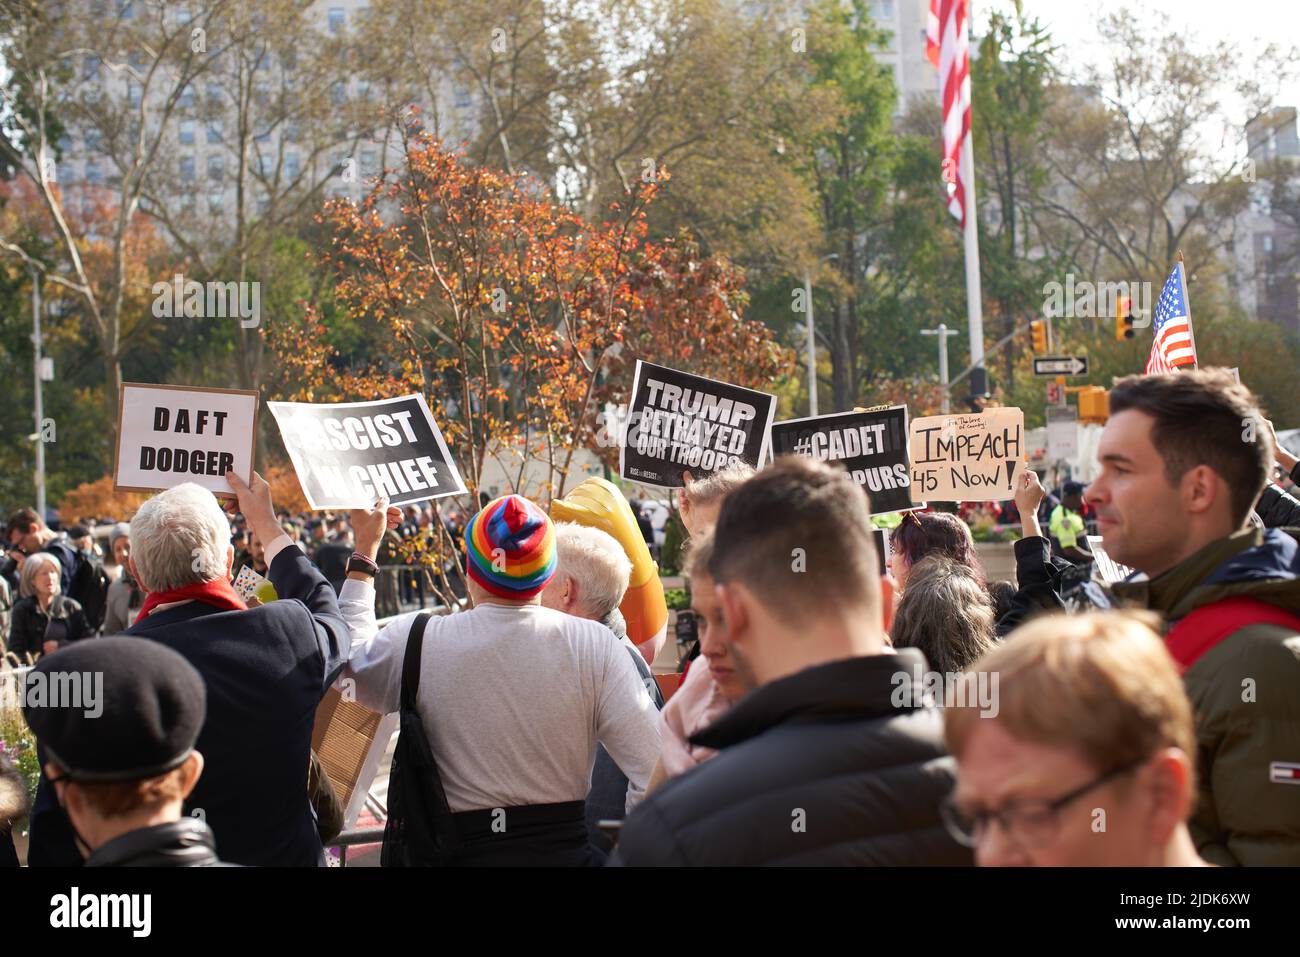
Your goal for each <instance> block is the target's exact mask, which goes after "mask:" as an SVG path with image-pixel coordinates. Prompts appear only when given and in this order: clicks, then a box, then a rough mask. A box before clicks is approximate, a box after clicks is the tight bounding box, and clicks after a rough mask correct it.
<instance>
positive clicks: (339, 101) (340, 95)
mask: <svg viewBox="0 0 1300 957" xmlns="http://www.w3.org/2000/svg"><path fill="white" fill-rule="evenodd" d="M347 98H348V84H347V82H346V81H345V80H339V81H337V82H336V83H335V84H334V85H333V86H332V87H330V102H332V103H333V104H334V105H335V106H342V105H343V104H344V102H346V101H347Z"/></svg>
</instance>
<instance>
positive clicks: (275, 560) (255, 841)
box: [31, 472, 384, 866]
mask: <svg viewBox="0 0 1300 957" xmlns="http://www.w3.org/2000/svg"><path fill="white" fill-rule="evenodd" d="M226 479H227V480H228V481H229V482H230V485H231V487H232V488H233V489H235V492H236V494H237V495H238V498H239V510H240V512H242V513H243V515H244V518H245V519H246V520H247V521H248V524H249V527H250V528H251V529H252V530H253V534H255V535H257V536H258V537H259V538H260V539H261V540H262V541H263V542H264V543H265V544H266V558H267V562H268V565H269V569H268V571H269V577H270V579H271V582H272V584H273V585H274V586H275V589H276V592H277V593H278V594H279V596H280V600H278V601H273V602H267V603H266V604H264V605H260V606H258V607H256V608H247V606H246V605H245V604H244V602H243V600H242V599H241V598H240V597H239V595H238V594H237V593H236V592H235V590H234V588H233V587H232V585H231V583H230V578H229V575H230V568H231V565H232V563H233V561H234V549H233V548H232V547H231V545H230V522H229V520H228V519H227V517H226V514H225V513H224V512H223V511H222V509H221V506H220V505H219V504H218V503H217V500H216V498H215V497H214V496H213V494H212V493H211V492H210V491H208V490H206V489H204V488H202V487H201V486H199V485H196V484H193V483H187V484H184V485H178V486H176V487H174V488H171V489H168V490H167V491H165V492H160V493H159V494H158V495H155V496H154V497H153V498H151V499H150V500H149V501H147V502H145V504H144V505H142V506H141V507H140V510H139V511H138V512H137V513H136V515H135V518H134V519H133V520H132V522H131V530H130V541H131V552H130V556H129V558H128V568H129V570H130V573H131V575H132V576H133V577H134V578H135V580H136V581H137V582H139V584H140V586H141V587H142V588H143V589H144V590H145V592H146V593H147V594H146V597H145V600H144V605H143V607H142V608H141V610H140V613H139V616H138V617H137V618H136V620H135V622H134V623H133V624H132V625H131V627H130V628H128V629H127V631H126V634H129V635H135V636H137V637H140V638H149V639H151V640H153V641H157V642H159V643H160V644H164V645H167V646H168V647H169V648H172V649H173V650H175V651H177V652H179V653H180V654H181V655H182V656H183V657H184V658H186V659H187V660H188V661H189V662H190V664H192V665H193V666H194V667H195V669H196V670H197V671H198V672H199V674H200V675H202V676H203V681H204V684H205V685H206V687H207V696H208V708H207V717H206V719H205V721H204V724H203V729H202V731H201V732H200V734H199V739H198V742H197V747H198V749H199V750H200V751H201V752H202V753H203V755H204V757H205V759H206V763H207V770H206V771H205V773H204V774H203V777H202V779H201V780H200V781H199V783H198V785H197V786H196V787H195V788H194V790H193V792H192V793H191V794H190V796H189V798H188V799H187V800H186V803H185V813H186V814H193V815H196V816H200V817H202V818H203V819H205V820H206V821H207V823H208V824H209V825H210V826H211V828H212V830H213V831H214V833H215V834H216V840H217V849H218V853H219V855H220V857H221V859H222V860H225V861H229V862H231V863H236V864H244V865H250V866H268V865H278V866H286V865H289V866H316V865H321V864H323V863H324V851H323V848H322V846H321V841H320V837H319V835H318V834H317V830H316V822H315V819H314V816H313V813H312V810H311V805H310V803H309V802H308V797H307V769H308V760H309V753H310V750H311V733H312V725H313V722H314V720H315V716H316V707H317V705H318V704H319V703H320V700H321V698H322V697H323V696H324V694H325V691H326V689H328V688H329V686H330V684H331V683H333V681H334V679H335V678H336V677H337V675H338V673H339V671H340V670H342V668H343V665H344V664H345V663H346V661H347V659H348V654H349V649H350V646H351V634H350V633H349V631H348V626H347V623H346V622H345V621H344V620H343V618H342V616H341V615H340V614H339V608H338V603H337V600H336V598H335V596H334V589H332V588H331V587H330V585H329V582H327V581H326V580H325V578H324V576H322V575H321V574H320V572H319V571H318V570H317V569H316V568H315V567H314V566H313V565H312V564H311V562H310V561H308V559H307V557H306V556H305V555H303V553H302V552H301V551H299V550H298V549H297V548H294V547H293V543H292V541H291V540H290V539H289V536H288V535H286V534H284V531H283V530H282V529H281V528H280V525H279V522H278V521H277V520H276V515H275V506H274V505H273V504H272V502H271V491H270V488H269V487H268V486H267V484H266V481H265V480H264V479H263V478H262V477H261V476H260V475H258V474H257V473H256V472H254V473H253V481H252V484H251V486H249V485H245V484H244V482H243V481H241V480H240V478H239V476H237V475H235V474H234V473H233V472H228V473H226ZM353 520H354V521H366V520H372V521H373V520H377V521H378V522H380V523H382V522H384V515H383V512H382V511H373V512H364V511H358V512H354V513H353ZM49 792H50V788H49V786H48V784H47V783H46V782H44V781H43V782H42V785H41V793H40V794H38V796H37V807H36V809H35V811H33V814H32V842H31V847H32V850H33V853H34V854H35V855H36V856H37V858H40V859H42V860H44V861H47V862H51V863H75V862H76V859H77V858H79V855H78V854H77V853H76V849H75V847H73V846H71V841H70V834H68V835H66V836H67V838H68V839H69V843H68V845H67V846H66V847H63V848H62V851H63V853H62V854H60V853H58V851H57V850H56V849H53V848H50V847H49V846H48V844H49V841H52V840H57V834H58V832H59V831H60V830H61V828H60V826H59V825H60V819H62V820H61V824H62V829H63V830H66V828H67V822H66V818H63V812H62V810H61V809H60V808H59V807H58V806H57V804H55V803H54V801H53V798H52V795H50V794H49ZM43 798H45V799H46V800H45V801H44V802H43V800H42V799H43ZM47 835H49V837H47ZM68 852H71V855H72V857H71V858H70V859H69V856H68Z"/></svg>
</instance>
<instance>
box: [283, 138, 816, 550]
mask: <svg viewBox="0 0 1300 957" xmlns="http://www.w3.org/2000/svg"><path fill="white" fill-rule="evenodd" d="M403 146H404V151H403V152H404V168H403V169H401V170H399V171H397V172H396V173H391V174H389V175H387V176H385V177H382V178H381V179H379V180H378V181H377V182H376V184H375V186H374V188H373V189H372V190H371V191H370V193H369V194H368V195H367V197H366V198H365V199H364V200H363V201H362V202H361V203H360V204H353V203H351V202H349V201H347V200H339V201H335V202H333V203H331V204H329V205H328V206H327V208H326V211H325V213H324V214H323V217H322V220H323V222H325V223H326V224H327V225H328V226H329V227H330V228H331V229H332V231H333V235H334V238H333V243H332V245H331V246H330V247H329V248H328V249H327V250H326V251H325V252H324V254H323V258H324V260H325V262H326V263H327V264H328V265H329V266H330V267H332V268H333V270H334V271H335V273H336V275H337V283H336V287H335V294H334V295H335V305H336V306H338V307H341V308H343V309H345V310H346V311H347V312H349V313H350V314H351V315H352V316H353V317H363V319H362V326H363V329H364V342H363V344H362V345H361V346H360V347H356V346H355V345H354V346H353V348H352V349H351V350H350V351H348V352H345V351H344V350H342V349H340V348H339V347H338V346H336V345H334V344H332V342H331V340H330V330H329V329H328V328H327V326H326V324H325V323H324V321H323V318H322V316H321V314H320V312H319V311H318V310H317V309H316V308H315V307H314V306H312V305H308V306H307V308H306V310H305V315H304V317H303V318H302V320H301V321H300V322H296V323H295V322H288V321H281V322H277V323H274V324H271V325H270V326H268V328H267V329H266V330H265V331H264V334H265V335H266V337H267V339H268V343H269V346H270V348H271V349H272V350H273V352H274V353H275V354H276V356H277V359H278V372H279V376H280V379H279V383H278V391H279V392H280V393H281V395H282V397H284V398H287V399H294V400H299V401H316V402H321V401H356V400H364V399H377V398H384V397H390V396H395V395H400V394H404V393H410V392H419V393H421V394H423V395H424V396H425V397H426V399H427V400H428V402H429V406H430V408H431V409H432V410H433V413H434V417H435V419H436V420H437V421H438V423H439V426H440V427H441V428H442V430H443V432H444V434H445V435H446V437H447V440H448V443H449V444H450V445H451V447H452V449H453V454H454V455H455V456H456V460H457V463H458V465H459V466H460V468H461V471H462V474H463V475H464V477H465V482H466V485H467V486H468V487H469V489H470V491H471V493H472V494H474V495H477V492H478V485H479V480H480V476H481V475H482V472H483V468H484V463H485V461H486V460H487V459H488V458H489V457H490V456H499V457H500V456H503V455H511V456H513V458H512V459H511V460H510V461H511V462H512V463H513V462H514V461H519V462H521V463H522V464H521V465H520V466H519V468H518V472H517V480H516V481H515V483H514V484H515V490H516V491H518V492H520V493H521V494H526V495H530V496H532V497H534V498H536V499H538V500H539V501H541V502H542V503H543V504H544V505H545V504H549V501H550V499H551V498H552V497H557V496H560V495H563V493H564V490H565V487H566V482H567V479H568V476H569V473H570V471H571V469H572V468H573V467H574V456H575V454H576V453H577V451H578V450H580V449H584V448H586V449H593V450H597V451H599V452H602V453H604V454H605V455H606V456H609V455H610V454H616V449H609V448H604V449H601V448H600V439H601V438H602V437H603V435H604V433H603V432H602V430H601V429H600V423H599V416H600V413H601V410H602V409H603V408H604V407H605V404H606V403H610V402H613V403H619V402H624V401H626V397H627V392H628V390H629V389H630V387H631V375H632V368H633V366H634V364H635V360H636V359H638V358H644V359H647V360H653V361H655V362H662V363H666V364H668V365H672V366H675V367H677V368H681V369H685V370H688V371H697V372H701V373H707V374H709V375H711V376H713V377H716V378H722V379H727V380H728V381H732V382H735V383H738V384H740V385H745V386H749V387H753V388H761V387H765V386H767V385H770V383H771V382H772V381H773V380H774V379H775V378H776V377H778V376H779V375H781V374H782V373H785V372H787V371H788V370H789V369H790V368H791V366H792V356H791V355H790V353H789V351H788V350H786V349H784V348H783V347H781V346H780V345H778V343H777V342H776V339H775V337H774V336H773V334H772V333H771V331H770V330H768V329H767V327H765V326H764V325H762V324H761V323H757V322H751V321H746V320H745V319H744V318H743V315H742V313H743V311H744V308H745V305H746V302H747V299H746V296H745V293H744V292H743V290H742V285H743V274H742V271H741V270H740V269H739V268H738V267H737V266H735V265H733V264H732V263H730V262H728V261H727V260H725V259H722V258H720V257H703V256H701V254H700V250H699V248H698V246H697V245H696V244H695V243H693V242H692V241H690V239H689V238H687V237H685V236H680V237H677V238H675V239H673V240H672V241H668V242H659V243H656V242H650V241H648V240H647V238H646V221H645V217H646V208H647V206H648V205H649V204H650V203H652V202H653V201H654V199H655V197H656V195H658V194H659V193H660V192H661V191H662V190H663V189H665V188H666V186H667V183H668V175H667V173H666V172H665V171H663V170H660V171H658V174H657V175H656V176H653V177H649V181H648V182H642V183H639V184H637V188H636V190H635V191H632V192H629V193H628V194H627V195H625V196H624V197H623V199H622V201H621V202H619V203H617V204H613V205H611V206H610V208H609V209H608V217H607V219H606V220H605V221H603V222H601V223H599V224H594V223H589V222H586V221H584V220H583V219H581V218H580V217H578V216H577V215H575V214H574V213H573V212H571V211H570V210H568V209H566V208H565V207H564V206H563V205H562V204H560V203H559V202H557V201H556V200H555V198H554V197H553V196H552V195H551V193H550V192H549V191H548V190H547V189H545V188H544V187H543V186H542V185H541V184H539V183H537V182H536V181H535V180H531V179H529V178H527V177H522V176H511V175H509V174H507V173H504V172H501V171H498V170H494V169H490V168H484V167H478V166H472V165H469V164H468V163H466V162H465V161H464V159H463V157H462V156H461V155H459V154H457V153H456V152H453V151H452V150H449V149H447V148H445V147H444V146H443V145H442V144H440V143H439V142H437V141H436V140H434V139H433V138H431V137H430V136H428V135H427V134H425V133H424V132H423V131H422V130H421V129H419V124H418V121H415V120H413V122H412V125H411V126H410V127H408V129H407V130H406V134H405V136H404V141H403ZM273 388H276V386H273ZM606 460H607V461H608V458H607V459H606ZM530 461H531V462H536V463H538V464H540V465H541V466H543V467H544V473H545V475H547V476H549V477H548V478H546V479H544V480H542V481H540V482H537V483H534V484H533V485H528V484H526V483H525V475H526V472H527V468H526V466H527V464H528V462H530ZM447 544H448V543H447V542H444V545H447Z"/></svg>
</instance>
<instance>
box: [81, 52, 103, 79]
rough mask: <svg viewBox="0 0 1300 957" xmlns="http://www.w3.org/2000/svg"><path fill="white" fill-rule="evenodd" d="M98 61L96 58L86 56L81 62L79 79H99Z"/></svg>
mask: <svg viewBox="0 0 1300 957" xmlns="http://www.w3.org/2000/svg"><path fill="white" fill-rule="evenodd" d="M99 67H100V59H99V57H97V56H88V57H86V58H85V59H84V60H82V61H81V78H82V79H83V80H98V79H99Z"/></svg>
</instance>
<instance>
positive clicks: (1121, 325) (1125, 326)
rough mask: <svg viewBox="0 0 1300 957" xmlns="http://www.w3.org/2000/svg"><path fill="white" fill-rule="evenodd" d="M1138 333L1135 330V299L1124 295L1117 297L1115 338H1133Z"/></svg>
mask: <svg viewBox="0 0 1300 957" xmlns="http://www.w3.org/2000/svg"><path fill="white" fill-rule="evenodd" d="M1135 335H1137V333H1135V332H1134V331H1133V300H1132V299H1126V298H1124V297H1123V296H1116V297H1115V338H1116V339H1118V340H1119V341H1120V342H1123V341H1124V340H1125V339H1132V338H1133V337H1134V336H1135Z"/></svg>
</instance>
